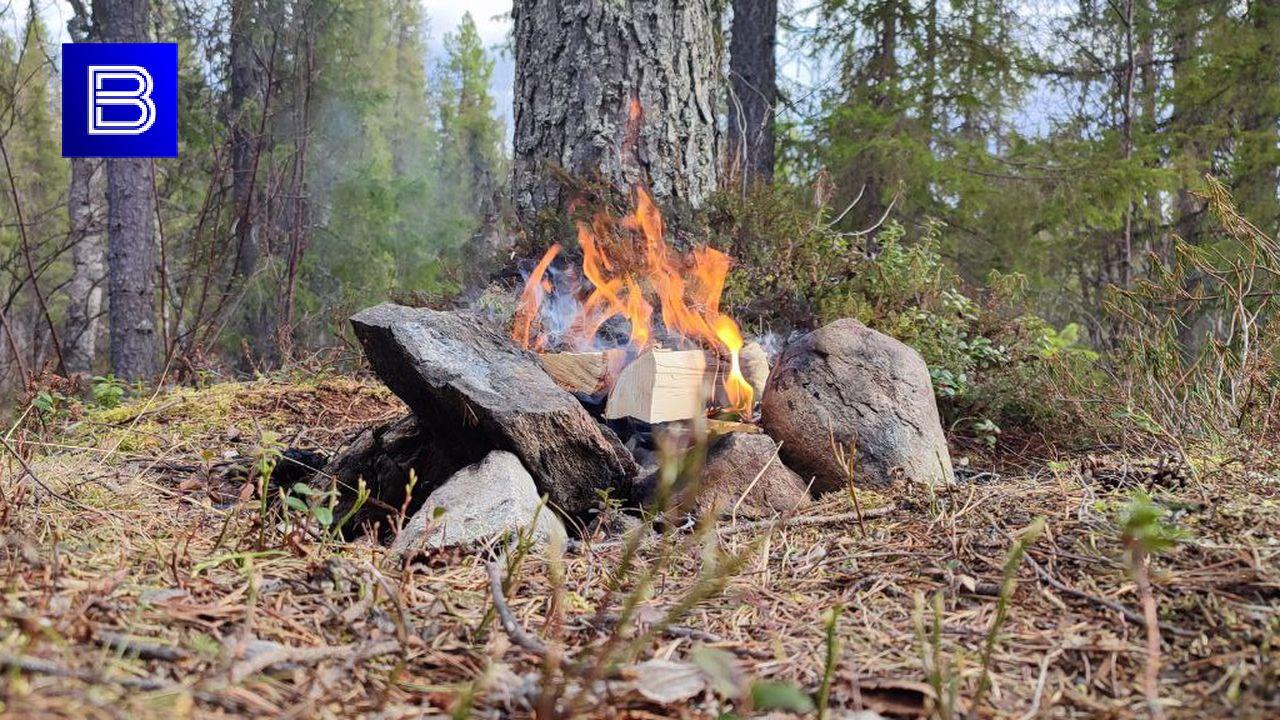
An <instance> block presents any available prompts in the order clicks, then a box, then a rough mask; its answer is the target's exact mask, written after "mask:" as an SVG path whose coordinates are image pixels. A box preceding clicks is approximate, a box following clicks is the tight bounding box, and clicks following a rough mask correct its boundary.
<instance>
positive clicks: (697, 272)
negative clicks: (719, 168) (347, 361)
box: [324, 188, 952, 551]
mask: <svg viewBox="0 0 1280 720" xmlns="http://www.w3.org/2000/svg"><path fill="white" fill-rule="evenodd" d="M634 198H635V204H634V210H633V211H632V212H631V214H630V215H627V216H625V217H621V218H615V217H611V216H609V215H606V214H603V213H601V214H597V215H596V216H594V217H593V218H591V219H590V220H589V221H584V222H582V223H579V225H578V240H579V245H580V246H581V250H582V259H581V263H580V265H578V264H569V263H566V262H565V261H564V257H563V256H562V252H561V248H560V247H559V246H558V245H553V246H552V247H550V248H549V249H548V250H547V251H546V253H545V254H544V255H543V256H542V258H541V259H540V260H539V261H538V262H537V263H536V264H534V265H533V266H532V268H531V269H530V271H529V273H528V276H527V278H526V281H525V283H524V287H523V289H522V290H521V291H520V294H519V303H518V307H517V310H516V311H515V313H514V317H513V318H510V319H508V320H505V321H504V320H503V319H501V318H497V319H495V318H493V317H491V316H490V315H488V314H487V313H484V312H478V311H472V310H456V311H438V310H427V309H421V308H409V307H403V306H399V305H380V306H377V307H374V308H370V309H368V310H365V311H363V312H361V313H358V314H357V315H355V316H354V317H352V319H351V323H352V326H353V328H354V330H355V333H356V336H357V338H358V339H359V340H360V343H361V345H362V346H363V348H364V351H365V355H366V356H367V358H368V360H369V363H370V365H371V366H372V368H373V370H374V371H375V372H376V373H377V374H378V376H379V377H380V378H381V379H382V380H383V382H385V383H386V384H387V386H388V387H390V388H391V390H392V391H394V392H395V393H396V394H397V395H399V396H400V398H401V399H403V400H404V401H405V403H406V404H407V405H408V406H409V408H410V409H411V410H412V413H411V415H410V416H409V417H406V418H402V419H400V420H398V421H396V422H395V423H392V424H390V425H388V426H385V427H380V428H370V429H369V430H368V431H366V433H364V434H363V435H362V436H361V437H360V438H357V439H356V440H355V441H354V442H353V443H352V445H351V447H350V448H348V450H347V451H346V452H344V453H341V454H340V455H339V456H338V457H336V458H335V459H334V460H333V461H331V463H330V465H329V468H328V471H327V473H325V475H324V477H330V478H335V479H336V482H337V484H338V487H339V488H340V489H342V490H344V491H346V492H345V493H344V499H343V502H344V503H351V502H354V499H353V497H354V495H355V493H354V492H353V489H355V488H358V487H360V486H361V484H362V483H363V484H364V485H365V486H366V487H368V488H369V490H370V495H371V498H370V502H369V503H368V505H367V507H366V508H365V509H364V510H363V511H362V512H361V513H357V514H356V515H355V520H354V521H353V526H354V527H352V528H348V530H351V529H355V527H360V526H363V527H366V528H371V527H376V528H378V529H379V532H380V534H381V535H382V536H383V537H384V538H386V539H390V535H393V534H394V533H391V532H390V531H389V529H390V528H393V527H400V526H402V525H403V526H405V527H406V528H409V529H412V531H413V533H414V534H413V535H412V536H411V537H404V536H402V537H400V538H398V539H397V540H396V547H397V548H398V549H399V550H402V551H405V550H412V549H414V548H417V547H422V546H431V545H437V546H438V545H439V544H441V543H447V542H448V540H447V539H448V538H468V539H469V540H475V539H478V538H481V537H486V536H488V535H491V534H493V533H500V532H502V531H503V530H509V529H512V528H513V527H515V526H519V525H521V524H528V523H532V522H534V519H533V517H532V513H533V512H534V510H536V506H537V504H536V503H535V502H533V501H532V498H535V497H538V496H542V497H545V498H546V499H547V500H548V502H549V505H550V507H551V509H552V510H553V511H554V513H555V515H557V516H561V517H568V518H572V519H574V520H575V521H587V520H589V519H590V517H591V515H592V513H593V512H594V511H595V510H596V509H597V508H598V507H599V506H600V504H601V499H602V497H603V496H605V495H608V496H610V497H612V498H614V499H620V500H621V501H622V502H623V503H624V504H630V505H632V506H634V505H636V504H639V503H643V502H645V500H646V498H647V497H649V496H650V495H651V494H652V493H651V491H652V489H653V488H654V486H655V482H656V478H657V477H658V473H657V472H656V469H657V468H656V465H657V463H656V457H655V452H654V451H655V436H656V435H662V436H663V437H667V438H670V437H676V438H681V439H683V441H684V444H683V445H680V444H678V443H677V444H676V445H675V446H674V447H676V449H677V451H678V450H679V449H680V448H689V447H693V446H698V447H700V448H701V449H702V450H704V451H705V457H704V455H703V453H699V454H698V455H697V456H695V457H699V458H704V462H701V463H694V464H693V466H692V467H693V468H694V472H695V473H697V474H698V478H697V479H695V481H694V482H693V483H692V485H691V486H690V487H682V488H680V492H678V493H677V498H676V499H677V501H680V502H682V505H681V507H685V508H687V509H689V510H690V511H692V512H697V513H701V514H707V513H718V512H722V511H726V512H729V511H731V512H730V513H729V514H731V515H732V516H734V517H737V516H739V515H741V516H747V517H749V516H761V515H770V514H779V513H788V512H792V511H794V510H795V509H797V508H798V507H800V506H801V505H803V504H804V503H805V502H807V500H808V498H809V497H810V493H811V492H812V493H815V494H816V493H821V492H826V491H830V490H837V489H842V488H847V487H848V486H849V485H850V484H851V483H852V484H856V485H870V486H877V487H879V488H881V489H885V488H890V487H893V488H903V489H905V488H909V487H910V486H911V485H913V484H929V485H934V484H939V483H943V484H945V483H948V482H950V481H951V480H952V474H951V461H950V457H949V455H948V453H947V447H946V441H945V439H944V437H943V434H942V428H941V425H940V422H939V419H938V412H937V407H936V405H935V403H934V399H933V391H932V387H931V385H930V380H929V372H928V368H926V367H925V365H924V362H923V360H921V359H920V356H919V355H918V354H917V353H916V352H915V351H914V350H912V349H911V348H909V347H907V346H905V345H903V344H902V343H900V342H898V341H896V340H894V339H892V338H890V337H888V336H885V335H882V334H880V333H878V332H875V331H873V330H870V329H868V328H866V327H864V326H863V325H862V324H860V323H858V322H856V321H853V320H840V321H837V322H835V323H832V324H830V325H828V326H825V327H823V328H820V329H818V330H816V331H813V332H811V333H809V334H808V335H805V336H803V337H801V338H799V339H797V340H796V341H795V342H793V343H791V344H790V345H788V346H787V347H786V348H785V349H784V350H783V351H782V353H781V354H780V355H779V356H778V358H777V360H776V367H775V368H774V370H773V372H772V373H770V371H769V367H768V366H769V362H768V358H767V357H766V355H765V353H764V351H763V349H762V348H761V347H760V346H759V345H758V344H755V343H749V342H745V341H744V338H743V336H742V333H741V331H740V329H739V327H738V324H737V323H736V322H735V321H734V320H733V318H732V317H731V316H729V315H728V314H727V313H726V312H725V311H724V310H723V309H722V307H721V296H722V293H723V290H724V286H725V280H726V277H727V274H728V271H729V267H730V258H729V257H728V256H727V255H725V254H724V253H722V252H719V251H717V250H715V249H713V248H709V247H695V248H693V249H692V250H690V251H688V252H677V251H676V250H675V249H674V248H673V247H672V245H671V244H669V243H668V242H667V238H666V237H665V235H664V228H663V223H662V218H661V216H660V215H659V213H658V210H657V208H656V207H655V206H654V204H653V201H652V200H651V198H650V197H649V195H648V193H646V192H645V191H644V190H643V189H641V188H637V189H636V190H635V192H634ZM760 398H762V402H760V403H759V404H757V399H760ZM704 441H705V444H704ZM666 450H667V451H668V454H670V451H671V448H670V447H667V448H666ZM683 465H684V466H685V467H686V468H688V467H690V466H689V464H688V463H683ZM515 469H521V471H520V472H515ZM699 470H700V473H699ZM469 487H470V488H474V492H469V491H468V488H469ZM904 491H905V490H904ZM341 510H344V508H340V511H341ZM406 510H407V511H408V512H409V513H410V514H416V517H415V519H414V520H413V521H411V522H409V523H407V524H406V523H405V518H404V517H401V516H400V514H401V512H402V511H406ZM424 513H425V515H424ZM340 514H343V515H345V512H340ZM521 518H523V520H521ZM551 519H553V520H554V517H552V518H551ZM545 520H546V517H545V516H544V517H542V518H540V519H539V520H538V523H539V528H540V530H539V533H538V535H539V536H540V537H553V536H556V535H557V534H558V532H557V531H556V530H555V528H548V527H546V525H545ZM556 522H557V523H558V521H556ZM440 523H444V524H445V525H448V524H450V523H453V524H454V525H455V527H453V528H452V529H450V528H448V527H446V528H444V529H443V531H442V530H441V529H440V528H439V527H438V525H439V524H440ZM459 524H461V525H465V527H457V525H459ZM481 526H482V527H481ZM575 526H577V525H575ZM442 538H443V539H442Z"/></svg>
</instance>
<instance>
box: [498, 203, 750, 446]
mask: <svg viewBox="0 0 1280 720" xmlns="http://www.w3.org/2000/svg"><path fill="white" fill-rule="evenodd" d="M633 197H634V210H633V211H632V212H631V213H630V214H629V215H626V216H624V217H620V218H619V217H614V216H611V215H609V214H608V213H605V212H598V213H596V214H595V215H594V216H593V217H592V218H591V219H590V220H589V221H580V222H578V224H577V231H578V244H579V245H580V247H581V250H582V264H581V267H580V268H575V267H567V266H562V265H563V263H562V264H561V265H557V262H556V261H557V259H559V256H560V255H561V250H562V248H561V247H560V245H558V244H557V245H552V246H551V247H550V248H548V249H547V251H546V253H545V254H544V255H543V256H542V258H541V260H539V261H538V263H537V264H536V265H535V266H534V267H533V269H532V270H531V271H530V273H529V275H528V278H527V280H526V282H525V286H524V289H523V291H522V292H521V294H520V301H519V305H518V308H517V311H516V314H515V319H514V322H513V327H512V339H513V340H514V341H515V342H516V343H517V344H519V345H520V346H522V347H523V348H525V349H527V350H533V351H535V352H538V353H539V356H540V358H541V360H542V363H543V366H544V367H545V368H546V370H547V372H548V374H550V375H551V377H552V378H553V379H555V380H556V382H557V383H559V384H560V385H561V386H562V387H565V388H566V389H568V390H571V391H573V392H575V393H577V394H578V395H579V396H580V397H584V398H592V399H603V400H604V404H605V408H604V415H605V417H606V418H607V419H618V418H624V417H630V418H634V419H636V420H640V421H643V422H648V423H657V422H668V421H673V420H686V419H690V418H693V417H696V416H698V415H704V414H712V415H729V416H732V417H735V418H737V419H740V420H750V419H751V417H752V415H753V412H754V407H755V400H756V396H757V392H756V391H757V388H756V387H753V386H752V384H751V382H748V380H747V377H746V376H745V375H744V371H743V370H744V364H745V363H758V364H761V365H763V364H765V360H764V353H763V351H762V350H761V349H760V348H759V346H755V347H754V348H752V349H751V350H750V351H748V352H747V353H745V354H746V355H748V356H749V357H748V358H746V359H744V341H743V337H742V332H741V330H739V328H738V323H737V322H735V321H734V319H733V318H732V317H730V316H729V315H728V314H726V313H724V312H722V311H721V306H720V303H721V296H722V294H723V291H724V285H725V278H726V277H727V275H728V273H729V268H730V265H731V263H732V261H731V259H730V258H729V256H728V255H726V254H725V253H723V252H720V251H719V250H716V249H714V248H710V247H696V248H694V249H693V250H692V251H690V252H688V253H680V252H678V251H676V250H675V249H674V248H673V247H672V246H671V245H670V244H669V243H668V242H667V238H666V233H665V229H664V226H663V221H662V215H661V213H660V212H659V211H658V208H657V206H656V205H655V204H654V202H653V199H652V198H651V197H650V195H649V193H648V192H646V191H645V190H644V188H642V187H639V186H637V187H636V188H635V189H634V191H633ZM655 316H656V317H655ZM763 375H767V369H765V370H764V372H763V373H762V374H761V373H752V376H753V378H754V377H757V376H759V377H761V380H759V381H757V382H758V383H762V379H763Z"/></svg>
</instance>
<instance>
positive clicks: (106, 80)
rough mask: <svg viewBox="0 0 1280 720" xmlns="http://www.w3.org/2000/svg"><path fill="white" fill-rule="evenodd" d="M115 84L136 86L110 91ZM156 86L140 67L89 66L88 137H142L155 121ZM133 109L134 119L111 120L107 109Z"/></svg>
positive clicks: (148, 74)
mask: <svg viewBox="0 0 1280 720" xmlns="http://www.w3.org/2000/svg"><path fill="white" fill-rule="evenodd" d="M113 81H123V82H124V83H126V84H128V83H130V82H131V83H133V85H132V87H129V88H128V89H125V90H120V89H116V90H108V89H107V86H108V85H109V84H110V83H111V82H113ZM153 89H154V83H153V82H152V80H151V73H149V72H147V69H146V68H144V67H139V66H137V65H90V66H89V107H90V109H91V110H92V112H90V113H89V134H90V135H141V134H142V133H144V132H146V131H147V130H149V129H151V126H152V125H154V124H155V122H156V104H155V103H154V102H152V100H151V91H152V90H153ZM120 106H123V107H131V108H134V109H136V110H137V112H138V114H137V115H136V116H135V117H134V118H133V119H131V120H108V119H106V117H105V113H104V110H107V109H109V108H112V107H120Z"/></svg>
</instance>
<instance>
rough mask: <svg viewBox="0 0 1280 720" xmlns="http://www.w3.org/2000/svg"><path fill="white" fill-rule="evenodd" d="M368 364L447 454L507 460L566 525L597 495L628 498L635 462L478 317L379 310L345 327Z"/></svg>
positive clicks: (400, 308) (527, 356) (530, 359)
mask: <svg viewBox="0 0 1280 720" xmlns="http://www.w3.org/2000/svg"><path fill="white" fill-rule="evenodd" d="M351 325H352V327H353V328H354V329H355V333H356V337H357V338H359V340H360V343H361V345H362V346H363V348H364V352H365V355H366V356H367V357H368V359H369V364H370V365H371V366H372V367H373V370H374V372H376V373H377V374H378V377H379V378H381V379H382V381H383V382H384V383H386V384H387V386H388V387H389V388H391V390H392V391H393V392H394V393H396V395H399V396H400V398H401V399H402V400H404V401H405V403H406V404H408V405H409V407H410V409H412V410H413V412H414V415H415V416H416V417H417V423H418V426H419V429H420V431H422V432H425V433H426V434H427V435H429V436H430V437H431V438H432V440H433V442H435V443H437V444H441V445H443V446H447V447H450V448H453V449H454V451H453V452H452V453H451V454H454V455H471V456H474V457H483V455H484V453H485V452H487V451H489V450H494V449H497V450H508V451H510V452H512V453H514V454H515V455H516V456H517V457H519V458H520V460H521V462H522V463H523V464H524V466H525V467H526V468H527V469H528V470H529V472H530V474H532V475H533V478H534V480H535V481H536V482H537V485H538V488H539V490H541V491H542V492H545V493H547V494H549V495H550V497H551V502H552V504H553V505H554V506H555V507H556V508H557V509H558V510H561V511H563V512H565V513H568V514H571V515H580V514H584V513H585V512H586V511H587V510H589V509H590V508H592V507H594V506H595V505H596V502H597V493H598V491H599V490H603V489H612V490H615V491H616V492H615V494H616V495H623V496H625V495H627V494H628V492H629V490H630V483H631V480H632V478H633V477H634V476H635V473H636V464H635V460H634V459H633V458H632V457H631V454H630V453H629V452H627V450H626V448H624V447H623V446H622V444H621V443H620V442H619V441H618V438H617V436H616V435H614V434H613V433H612V432H611V431H609V430H608V429H607V428H604V427H602V426H601V425H600V424H599V423H597V422H596V421H595V420H594V419H592V417H591V416H590V415H589V414H587V412H586V410H584V409H583V408H582V405H581V404H580V403H579V402H578V400H577V399H575V398H574V397H573V396H572V395H570V394H569V393H568V392H566V391H564V390H563V389H561V388H560V387H559V386H557V385H556V384H555V382H554V381H553V380H552V379H551V378H550V377H549V376H548V375H547V374H546V372H545V371H543V369H542V367H541V366H540V365H539V364H538V362H537V361H536V360H535V359H534V357H533V356H532V355H531V354H530V353H527V352H524V351H522V350H518V349H517V348H516V347H515V346H513V345H512V344H511V342H510V341H509V340H508V339H507V338H506V336H505V335H504V334H502V333H500V332H499V331H498V328H496V327H494V325H493V324H492V323H491V322H490V321H489V320H488V319H487V318H485V317H483V316H481V315H479V314H474V313H468V312H442V311H437V310H428V309H424V308H410V307H404V306H400V305H391V304H386V305H379V306H377V307H372V308H369V309H367V310H364V311H363V312H360V313H358V314H356V315H355V316H354V317H352V318H351Z"/></svg>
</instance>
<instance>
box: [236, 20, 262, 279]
mask: <svg viewBox="0 0 1280 720" xmlns="http://www.w3.org/2000/svg"><path fill="white" fill-rule="evenodd" d="M253 5H254V3H253V0H232V2H231V52H230V65H231V82H230V85H231V117H230V125H231V198H232V202H233V203H234V205H235V212H236V226H235V236H236V256H235V257H236V259H235V274H236V275H238V276H240V277H241V278H247V277H249V276H250V275H252V274H253V271H254V270H255V269H257V265H258V246H257V241H256V238H255V237H254V232H253V221H254V208H253V199H254V198H253V189H254V177H253V176H254V173H255V171H256V169H257V167H256V165H257V164H256V162H255V156H256V154H257V153H256V149H257V141H256V128H255V127H254V118H253V101H254V100H255V98H256V97H257V95H258V82H257V78H258V74H257V72H255V70H254V58H253V17H254V12H255V8H254V7H253Z"/></svg>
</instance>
